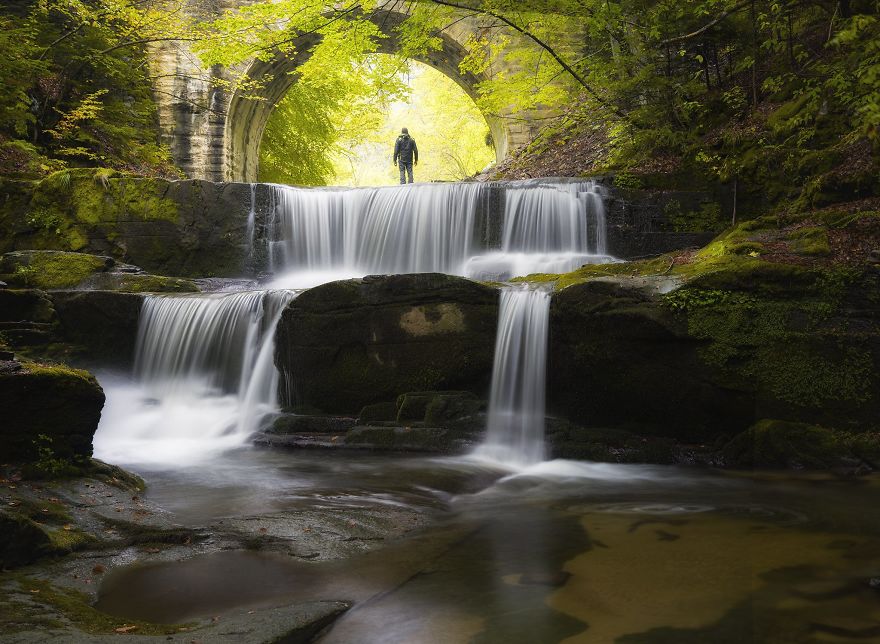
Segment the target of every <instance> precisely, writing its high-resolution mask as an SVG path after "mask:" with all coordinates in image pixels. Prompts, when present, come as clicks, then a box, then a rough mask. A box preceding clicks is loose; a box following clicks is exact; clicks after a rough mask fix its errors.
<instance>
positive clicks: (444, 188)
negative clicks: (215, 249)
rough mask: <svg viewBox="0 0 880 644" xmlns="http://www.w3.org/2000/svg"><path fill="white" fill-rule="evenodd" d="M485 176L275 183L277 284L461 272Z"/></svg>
mask: <svg viewBox="0 0 880 644" xmlns="http://www.w3.org/2000/svg"><path fill="white" fill-rule="evenodd" d="M488 190H489V187H488V186H487V185H486V184H478V183H456V184H425V185H413V186H406V187H403V188H399V187H389V188H358V189H351V190H339V189H325V190H315V189H301V188H290V187H286V186H276V187H275V191H276V204H277V205H276V209H275V216H274V218H273V221H272V225H271V226H270V238H269V246H270V253H269V255H270V257H271V258H272V260H271V261H272V266H271V268H272V270H273V271H274V272H275V273H276V275H279V277H278V279H277V280H276V284H277V285H279V286H280V285H283V286H285V287H288V288H291V287H293V288H295V287H303V286H310V285H314V284H317V283H321V282H326V281H330V280H332V279H342V278H346V277H355V276H363V275H368V274H399V273H429V272H440V273H450V274H462V268H463V266H464V264H465V262H466V261H467V259H468V258H469V257H470V256H471V254H472V252H473V249H474V243H475V232H474V230H475V223H476V217H477V211H478V209H479V208H480V207H481V205H482V204H483V203H484V202H485V194H486V193H487V191H488Z"/></svg>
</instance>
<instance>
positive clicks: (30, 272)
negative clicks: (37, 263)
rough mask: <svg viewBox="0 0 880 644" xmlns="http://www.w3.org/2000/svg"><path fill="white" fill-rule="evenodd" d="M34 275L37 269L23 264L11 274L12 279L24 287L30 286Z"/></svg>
mask: <svg viewBox="0 0 880 644" xmlns="http://www.w3.org/2000/svg"><path fill="white" fill-rule="evenodd" d="M36 275H37V269H35V268H33V267H32V266H25V265H23V264H22V265H19V266H16V267H15V271H14V272H13V273H12V276H13V279H14V280H15V281H16V282H18V283H20V284H22V285H24V286H30V285H31V283H32V282H33V280H34V277H36Z"/></svg>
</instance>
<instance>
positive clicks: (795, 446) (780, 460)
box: [723, 419, 880, 469]
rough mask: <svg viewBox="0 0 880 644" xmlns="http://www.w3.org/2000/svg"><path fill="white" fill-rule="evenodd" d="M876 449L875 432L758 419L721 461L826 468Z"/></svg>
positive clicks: (743, 465)
mask: <svg viewBox="0 0 880 644" xmlns="http://www.w3.org/2000/svg"><path fill="white" fill-rule="evenodd" d="M871 443H873V450H872V449H870V446H871ZM878 452H880V437H878V436H877V435H871V434H862V435H853V434H848V433H844V432H839V431H834V430H831V429H826V428H824V427H819V426H817V425H809V424H807V423H798V422H790V421H782V420H773V419H763V420H760V421H758V422H757V423H755V424H754V425H753V426H752V427H750V428H749V429H747V430H746V431H744V432H742V433H741V434H738V435H737V436H735V437H734V438H733V439H732V440H731V441H730V442H729V443H727V444H726V445H725V446H724V449H723V455H724V460H725V463H726V464H727V465H728V466H730V467H737V468H795V469H829V468H833V467H836V466H838V465H841V464H842V463H847V462H851V461H853V460H856V461H858V460H864V456H867V457H868V458H869V459H870V458H871V457H872V456H874V455H876V454H877V453H878ZM874 458H876V456H874Z"/></svg>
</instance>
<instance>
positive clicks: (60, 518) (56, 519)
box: [15, 498, 73, 524]
mask: <svg viewBox="0 0 880 644" xmlns="http://www.w3.org/2000/svg"><path fill="white" fill-rule="evenodd" d="M17 502H18V505H17V506H16V508H15V511H16V512H17V513H19V514H21V515H22V516H26V517H28V518H29V519H32V520H34V521H37V522H40V523H45V522H49V523H57V524H62V523H70V522H71V521H72V520H73V518H72V517H71V516H70V514H69V513H68V512H67V510H66V509H65V507H64V506H63V505H61V504H60V503H51V502H49V501H34V500H31V499H23V498H22V499H18V500H17Z"/></svg>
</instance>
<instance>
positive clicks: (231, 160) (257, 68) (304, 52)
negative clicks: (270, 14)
mask: <svg viewBox="0 0 880 644" xmlns="http://www.w3.org/2000/svg"><path fill="white" fill-rule="evenodd" d="M186 1H187V5H188V6H187V9H188V10H189V11H190V12H191V13H192V14H193V15H195V16H197V17H198V18H202V19H204V20H210V19H212V18H215V17H217V16H219V14H220V12H222V11H224V10H226V9H230V8H233V9H234V8H236V7H238V6H242V5H245V4H250V0H219V2H218V1H217V0H186ZM409 4H410V3H409V2H406V1H404V0H388V1H387V2H385V3H384V4H382V5H381V7H380V8H379V9H378V10H377V11H376V12H374V13H373V14H371V19H372V20H373V21H374V22H375V23H376V24H377V25H378V26H379V27H380V29H381V30H382V32H383V33H384V34H385V35H386V36H387V38H385V39H383V40H382V42H381V44H380V53H394V52H396V51H397V50H398V48H399V45H400V43H399V41H398V38H397V31H396V27H397V26H398V25H400V23H401V22H402V21H404V20H405V19H406V18H407V16H408V14H409V10H408V5H409ZM486 27H487V24H486V22H485V21H484V20H483V19H481V18H479V17H477V16H473V15H469V14H467V13H462V15H461V16H460V17H457V18H456V19H455V20H452V21H451V25H450V26H448V27H446V28H445V29H444V30H443V31H441V32H440V33H439V36H440V38H441V41H442V48H441V49H439V50H436V51H432V52H429V53H428V54H426V55H425V56H422V57H420V58H418V59H417V60H419V61H420V62H423V63H425V64H427V65H430V66H431V67H434V68H435V69H437V70H439V71H441V72H442V73H444V74H445V75H447V76H448V77H450V78H452V79H453V80H454V81H455V82H456V83H458V85H459V86H460V87H461V88H462V89H463V90H464V91H465V92H466V93H467V94H468V95H469V96H471V97H472V98H475V97H476V96H477V87H478V85H479V83H480V82H482V81H484V80H487V78H488V76H487V75H474V74H470V73H462V72H461V71H460V69H459V64H460V63H461V61H462V60H463V59H464V57H465V56H466V55H467V53H468V50H467V43H468V40H469V39H470V38H471V37H472V36H473V35H474V34H477V33H479V32H480V31H481V30H483V29H485V28H486ZM511 37H512V38H514V39H516V38H517V34H515V33H512V34H511ZM315 42H316V40H315V39H314V37H312V39H311V40H307V39H303V41H302V42H301V43H300V44H299V46H298V47H297V53H296V54H295V55H293V56H279V57H278V58H277V59H276V60H274V61H272V62H268V63H267V62H262V61H258V60H253V61H250V62H248V63H245V64H243V65H242V66H241V67H240V68H239V69H236V70H235V71H238V72H240V71H246V72H247V75H248V76H249V77H250V78H253V79H264V80H265V83H264V87H263V89H262V90H261V91H262V98H263V99H265V100H253V99H249V98H245V97H243V96H241V95H239V94H238V93H237V92H236V91H235V90H232V91H227V90H225V89H224V88H223V86H222V85H220V86H218V85H216V84H215V83H214V82H213V81H214V80H215V79H218V78H220V79H225V80H230V79H231V78H232V75H231V74H230V73H229V71H228V70H226V69H224V68H220V67H214V68H211V69H204V68H203V67H202V66H201V65H200V63H199V61H198V58H197V57H196V56H195V55H194V54H193V53H192V51H191V50H190V49H189V48H188V46H187V45H186V43H182V42H170V43H161V44H158V45H156V46H155V47H154V48H153V49H152V51H151V63H152V66H153V76H154V77H155V79H156V80H155V81H154V91H155V94H156V98H157V101H158V103H159V125H160V131H161V137H162V141H163V143H165V144H166V145H168V146H169V148H170V149H171V152H172V155H173V157H174V161H175V162H176V163H177V165H178V166H179V167H180V168H182V169H183V170H184V172H186V174H187V175H188V176H189V177H191V178H196V179H207V180H211V181H245V182H252V181H256V179H257V170H258V163H259V150H260V141H261V139H262V136H263V131H264V129H265V127H266V123H267V121H268V119H269V116H270V114H271V113H272V110H273V109H274V107H275V105H276V104H277V103H278V101H280V100H281V98H282V97H283V96H284V95H285V93H286V92H287V91H288V89H289V88H290V87H291V85H292V84H293V83H295V82H296V78H295V75H294V74H291V72H293V71H294V70H296V68H297V67H298V66H299V65H300V64H302V62H304V61H305V57H306V56H308V49H309V48H310V47H311V46H312V45H313V44H315ZM523 42H526V44H529V43H528V41H524V40H521V41H520V43H518V44H522V43H523ZM502 71H512V70H511V69H510V68H506V69H498V68H496V69H494V70H491V73H499V72H502ZM546 116H548V112H547V110H538V111H534V112H525V113H523V112H520V113H518V114H516V116H514V115H513V114H512V113H510V111H505V112H504V113H501V114H484V117H485V118H486V121H487V123H488V124H489V128H490V130H491V132H492V137H493V140H494V144H495V152H496V157H497V159H498V161H499V162H500V161H501V160H503V159H504V158H505V157H506V156H507V155H508V154H510V153H511V152H513V151H515V150H517V149H519V148H521V147H522V146H524V145H525V144H526V143H527V142H528V141H529V140H530V139H531V137H532V136H534V134H535V133H536V132H537V129H538V127H539V123H540V120H539V119H541V118H545V117H546Z"/></svg>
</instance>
